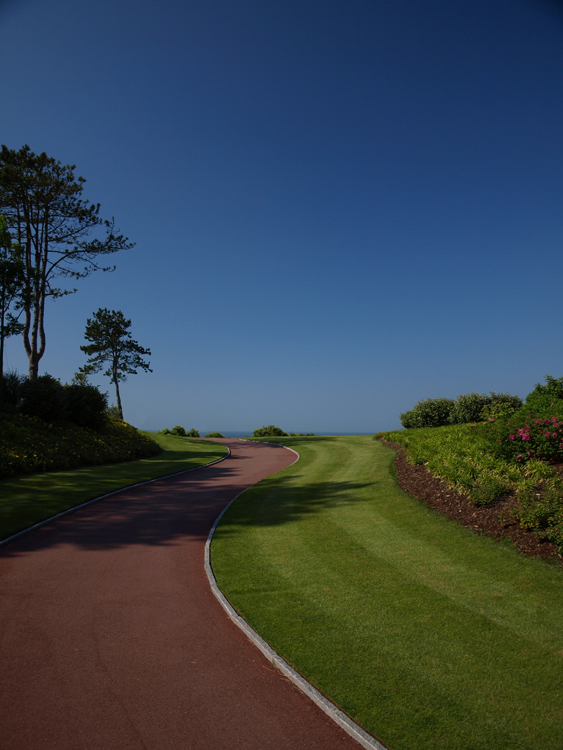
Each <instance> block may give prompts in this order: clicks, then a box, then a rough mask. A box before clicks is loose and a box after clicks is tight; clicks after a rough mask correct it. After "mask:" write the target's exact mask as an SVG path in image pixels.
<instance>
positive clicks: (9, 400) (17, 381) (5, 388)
mask: <svg viewBox="0 0 563 750" xmlns="http://www.w3.org/2000/svg"><path fill="white" fill-rule="evenodd" d="M25 381H26V378H25V377H24V376H23V375H19V374H18V373H17V372H16V371H15V370H10V371H8V372H5V373H4V376H3V379H2V406H3V407H4V408H5V407H6V406H8V407H11V408H12V409H13V408H15V407H16V406H17V405H18V404H19V402H20V397H21V388H22V385H23V384H24V383H25Z"/></svg>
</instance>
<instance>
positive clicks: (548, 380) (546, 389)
mask: <svg viewBox="0 0 563 750" xmlns="http://www.w3.org/2000/svg"><path fill="white" fill-rule="evenodd" d="M526 407H527V408H528V409H533V410H535V411H543V410H544V409H548V408H551V407H554V408H556V409H558V410H559V411H561V412H562V413H563V378H553V377H551V375H546V376H545V383H544V384H542V383H536V387H535V388H534V390H533V391H532V392H531V393H528V395H527V396H526Z"/></svg>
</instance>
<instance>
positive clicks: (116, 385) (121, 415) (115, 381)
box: [113, 374, 123, 419]
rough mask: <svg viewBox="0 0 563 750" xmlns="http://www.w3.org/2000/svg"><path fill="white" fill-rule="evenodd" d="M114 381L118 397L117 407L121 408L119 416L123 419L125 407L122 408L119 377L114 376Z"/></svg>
mask: <svg viewBox="0 0 563 750" xmlns="http://www.w3.org/2000/svg"><path fill="white" fill-rule="evenodd" d="M113 382H114V383H115V396H116V398H117V408H118V409H119V418H120V419H123V409H122V408H121V396H120V395H119V381H118V380H117V377H116V376H115V374H114V376H113Z"/></svg>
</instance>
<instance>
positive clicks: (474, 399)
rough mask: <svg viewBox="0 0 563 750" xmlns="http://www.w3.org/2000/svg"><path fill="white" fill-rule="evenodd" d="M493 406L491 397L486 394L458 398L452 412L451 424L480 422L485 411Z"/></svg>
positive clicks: (472, 394) (466, 395)
mask: <svg viewBox="0 0 563 750" xmlns="http://www.w3.org/2000/svg"><path fill="white" fill-rule="evenodd" d="M491 405H492V398H491V396H486V395H485V394H484V393H466V394H465V395H462V396H458V398H457V401H455V402H454V404H453V406H452V409H451V412H450V424H467V423H468V422H479V420H480V419H481V412H482V411H483V409H485V408H490V407H491Z"/></svg>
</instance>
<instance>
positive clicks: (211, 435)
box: [205, 432, 225, 438]
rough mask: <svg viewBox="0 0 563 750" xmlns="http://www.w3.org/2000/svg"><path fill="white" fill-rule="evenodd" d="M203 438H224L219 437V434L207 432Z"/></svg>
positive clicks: (222, 436)
mask: <svg viewBox="0 0 563 750" xmlns="http://www.w3.org/2000/svg"><path fill="white" fill-rule="evenodd" d="M205 437H213V438H224V437H225V436H224V435H221V433H220V432H208V433H207V435H206V436H205Z"/></svg>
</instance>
